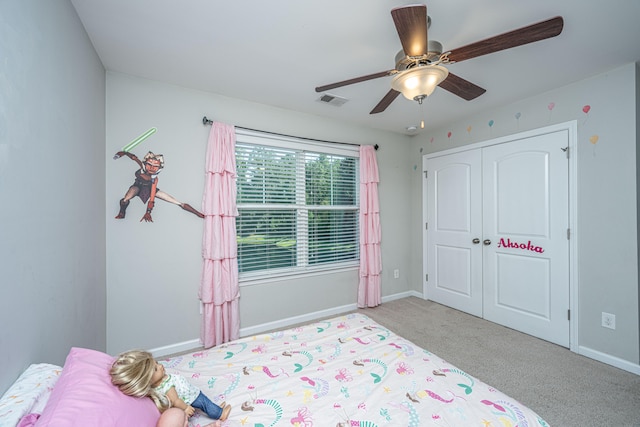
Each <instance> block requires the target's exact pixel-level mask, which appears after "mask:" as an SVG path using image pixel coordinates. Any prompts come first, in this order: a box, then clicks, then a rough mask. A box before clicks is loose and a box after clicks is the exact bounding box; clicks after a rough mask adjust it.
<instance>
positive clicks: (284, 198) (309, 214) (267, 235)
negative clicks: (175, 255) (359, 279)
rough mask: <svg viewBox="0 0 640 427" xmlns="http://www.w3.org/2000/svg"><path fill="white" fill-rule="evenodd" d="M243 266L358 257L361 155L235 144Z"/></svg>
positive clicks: (325, 263)
mask: <svg viewBox="0 0 640 427" xmlns="http://www.w3.org/2000/svg"><path fill="white" fill-rule="evenodd" d="M236 168H237V203H238V212H239V216H238V218H237V219H236V228H237V239H238V265H239V269H240V273H249V272H253V273H259V272H264V273H273V272H274V271H276V270H278V269H284V270H283V271H286V272H290V271H304V270H307V269H309V268H318V267H320V266H322V267H326V268H331V267H334V266H338V265H340V264H341V263H342V264H343V263H347V262H354V261H357V260H358V259H359V245H358V215H359V213H358V187H359V186H358V159H357V157H349V156H344V155H336V154H327V153H319V152H311V151H304V150H302V149H290V148H286V149H285V148H278V147H271V146H265V145H256V144H248V143H243V142H238V143H237V144H236Z"/></svg>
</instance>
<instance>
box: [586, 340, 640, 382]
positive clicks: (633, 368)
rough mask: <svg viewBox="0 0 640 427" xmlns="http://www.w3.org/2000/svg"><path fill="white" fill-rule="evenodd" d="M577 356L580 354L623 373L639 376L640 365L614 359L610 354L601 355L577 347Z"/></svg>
mask: <svg viewBox="0 0 640 427" xmlns="http://www.w3.org/2000/svg"><path fill="white" fill-rule="evenodd" d="M578 354H581V355H583V356H585V357H588V358H590V359H594V360H597V361H598V362H602V363H606V364H607V365H611V366H615V367H616V368H620V369H622V370H623V371H627V372H631V373H632V374H636V375H640V365H638V364H635V363H631V362H629V361H628V360H624V359H620V358H619V357H615V356H612V355H610V354H606V353H602V352H600V351H598V350H593V349H591V348H588V347H583V346H578Z"/></svg>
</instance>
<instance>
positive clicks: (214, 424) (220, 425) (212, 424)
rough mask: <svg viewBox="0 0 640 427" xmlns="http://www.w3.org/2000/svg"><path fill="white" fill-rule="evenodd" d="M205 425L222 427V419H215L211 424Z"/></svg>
mask: <svg viewBox="0 0 640 427" xmlns="http://www.w3.org/2000/svg"><path fill="white" fill-rule="evenodd" d="M204 427H222V421H220V420H218V421H214V422H212V423H211V424H207V425H206V426H204Z"/></svg>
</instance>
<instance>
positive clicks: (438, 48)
mask: <svg viewBox="0 0 640 427" xmlns="http://www.w3.org/2000/svg"><path fill="white" fill-rule="evenodd" d="M440 55H442V43H440V42H439V41H436V40H429V41H428V42H427V53H425V54H424V55H422V56H407V54H405V53H404V50H400V51H399V52H398V53H397V54H396V58H395V61H396V70H398V71H404V70H407V69H409V68H413V67H417V66H420V65H428V64H432V63H434V62H436V61H438V60H439V59H440Z"/></svg>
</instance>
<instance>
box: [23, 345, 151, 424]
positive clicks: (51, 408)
mask: <svg viewBox="0 0 640 427" xmlns="http://www.w3.org/2000/svg"><path fill="white" fill-rule="evenodd" d="M113 360H114V358H113V357H111V356H109V355H108V354H105V353H101V352H99V351H95V350H88V349H84V348H76V347H74V348H72V349H71V351H70V352H69V355H68V356H67V360H66V362H65V364H64V368H63V369H62V374H60V379H58V382H57V383H56V385H55V387H54V388H53V392H52V393H51V397H50V398H49V401H48V402H47V405H46V406H45V408H44V411H43V412H42V416H41V417H40V418H39V419H38V421H36V423H35V427H58V426H59V427H73V426H78V427H79V426H83V427H86V426H92V427H132V426H135V427H146V426H148V427H154V426H155V425H156V423H157V422H158V418H160V412H159V411H158V408H156V405H155V404H154V403H153V402H152V401H151V399H149V398H148V397H144V398H136V397H131V396H125V395H124V394H122V392H121V391H120V390H118V388H117V387H115V386H114V385H113V384H111V377H110V376H109V368H111V364H112V363H113Z"/></svg>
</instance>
